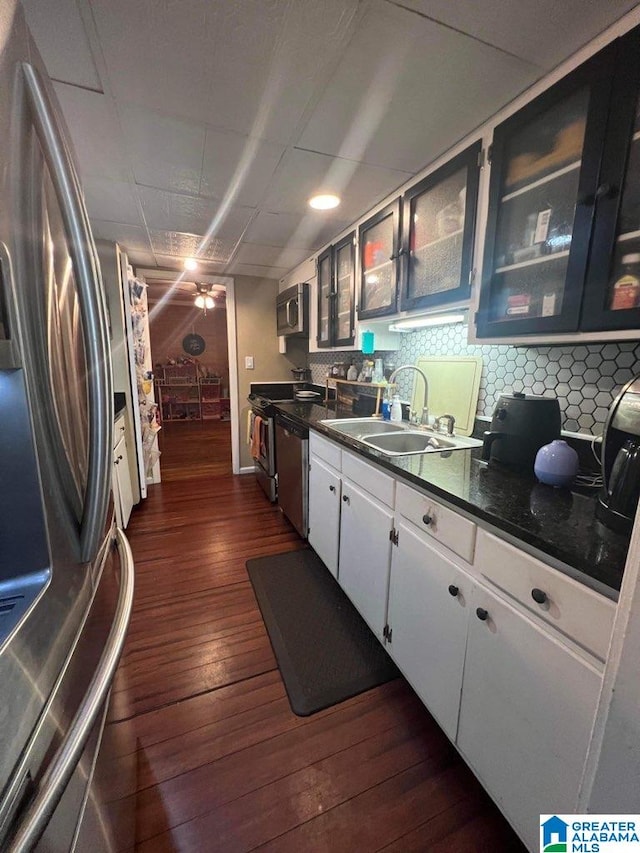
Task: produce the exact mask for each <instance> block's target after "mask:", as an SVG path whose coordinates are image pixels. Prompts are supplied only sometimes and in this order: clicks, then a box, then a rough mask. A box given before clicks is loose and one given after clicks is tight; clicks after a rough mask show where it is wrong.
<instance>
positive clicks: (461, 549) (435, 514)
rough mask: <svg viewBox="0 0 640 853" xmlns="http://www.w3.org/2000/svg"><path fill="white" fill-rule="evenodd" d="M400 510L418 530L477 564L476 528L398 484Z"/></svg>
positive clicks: (397, 495)
mask: <svg viewBox="0 0 640 853" xmlns="http://www.w3.org/2000/svg"><path fill="white" fill-rule="evenodd" d="M396 508H397V510H398V512H399V513H400V515H403V516H404V517H405V518H407V519H409V521H412V522H413V523H414V524H415V525H416V527H419V528H420V530H423V531H424V532H425V533H428V534H429V535H430V536H433V538H434V539H436V540H437V541H438V542H441V543H442V544H443V545H446V547H447V548H450V549H451V550H452V551H453V552H454V553H456V554H458V556H459V557H462V559H463V560H466V561H467V562H468V563H472V562H473V552H474V548H475V542H476V525H475V524H474V523H473V521H469V519H468V518H463V517H462V516H461V515H458V513H457V512H454V511H453V510H452V509H449V508H448V507H445V506H442V504H439V503H438V502H437V501H435V500H433V498H430V497H427V496H426V495H423V494H421V493H420V492H417V491H415V489H411V488H409V487H408V486H405V485H404V483H398V488H397V492H396Z"/></svg>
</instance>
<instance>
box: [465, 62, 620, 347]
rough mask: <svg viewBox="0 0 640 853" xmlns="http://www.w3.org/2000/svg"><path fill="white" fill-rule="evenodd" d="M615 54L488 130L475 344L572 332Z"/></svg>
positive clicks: (585, 260) (589, 64) (588, 66)
mask: <svg viewBox="0 0 640 853" xmlns="http://www.w3.org/2000/svg"><path fill="white" fill-rule="evenodd" d="M614 51H615V48H611V49H605V50H604V51H602V52H601V53H599V54H597V55H596V56H595V57H594V58H593V59H592V60H590V61H589V62H587V63H585V64H584V65H582V66H580V67H579V68H578V69H576V71H574V72H572V73H571V74H570V75H568V76H567V77H565V78H564V79H563V80H561V81H560V82H559V83H557V84H556V85H555V86H553V87H552V88H550V89H549V90H547V91H546V92H544V93H543V94H542V95H541V96H540V97H538V98H536V99H535V100H534V101H532V102H531V103H529V104H528V105H527V106H525V107H524V108H523V109H521V110H520V111H518V112H517V113H515V114H514V115H513V116H511V117H510V118H509V119H507V120H506V121H505V122H503V123H502V124H501V125H499V126H498V127H497V128H496V130H495V133H494V138H493V146H492V164H491V184H490V195H489V217H488V222H487V236H486V243H485V256H484V263H483V282H482V291H481V299H480V311H479V314H478V317H477V323H478V334H479V336H480V337H493V336H497V337H498V336H516V335H519V334H531V333H545V332H570V331H575V330H577V329H578V327H579V324H580V312H581V303H582V296H583V290H584V282H585V276H586V270H587V263H588V257H589V246H590V238H591V231H592V224H593V216H594V206H595V199H596V193H597V191H598V180H599V171H600V158H601V154H602V148H603V144H604V139H605V133H606V117H607V112H608V105H609V97H610V89H611V82H612V75H613V68H614V64H615V61H614Z"/></svg>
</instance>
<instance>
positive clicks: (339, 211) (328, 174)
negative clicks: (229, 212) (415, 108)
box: [262, 149, 411, 222]
mask: <svg viewBox="0 0 640 853" xmlns="http://www.w3.org/2000/svg"><path fill="white" fill-rule="evenodd" d="M410 177H411V175H410V174H409V173H408V172H402V171H399V170H395V169H386V168H382V167H378V166H368V165H362V164H359V163H357V162H355V161H353V160H344V159H341V158H339V157H329V156H326V155H324V154H316V153H313V152H311V151H300V150H298V149H293V150H290V151H287V153H286V154H285V156H284V157H283V158H282V161H281V163H280V166H279V167H278V169H277V171H276V174H275V176H274V179H273V181H272V183H271V186H270V187H269V191H268V192H267V195H266V197H265V199H264V201H263V204H262V206H263V208H265V209H267V210H272V211H276V212H281V211H282V212H285V213H295V212H298V213H300V214H304V213H306V211H307V210H308V209H309V208H308V206H307V201H308V199H309V197H310V196H312V195H313V194H314V193H317V192H321V191H323V192H335V193H337V194H338V195H339V196H341V197H342V203H341V204H340V207H339V208H336V209H335V210H333V211H324V213H325V216H326V219H325V221H326V222H329V221H331V220H332V219H335V220H337V219H338V217H339V218H340V220H345V219H346V220H347V221H348V222H352V221H353V220H355V219H357V218H358V217H359V216H361V215H362V214H363V213H364V212H365V211H367V210H368V209H369V208H370V207H372V206H373V205H374V204H375V203H376V202H378V201H379V200H380V199H381V198H383V197H384V196H385V195H387V194H388V193H391V192H392V191H393V190H395V189H396V188H397V187H398V186H400V185H401V184H403V183H405V182H406V181H407V180H408V179H409V178H410Z"/></svg>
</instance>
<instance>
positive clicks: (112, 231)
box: [91, 219, 151, 254]
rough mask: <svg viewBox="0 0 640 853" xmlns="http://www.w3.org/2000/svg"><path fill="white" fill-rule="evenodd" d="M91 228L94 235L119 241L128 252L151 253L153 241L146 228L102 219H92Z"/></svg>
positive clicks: (115, 241)
mask: <svg viewBox="0 0 640 853" xmlns="http://www.w3.org/2000/svg"><path fill="white" fill-rule="evenodd" d="M91 230H92V231H93V236H94V237H96V238H99V239H102V240H112V241H113V242H114V243H119V244H120V246H122V248H123V249H124V250H125V251H126V252H127V253H129V252H132V251H140V252H146V253H147V254H151V243H150V242H149V238H148V236H147V231H146V229H145V228H140V227H138V226H136V225H125V224H124V223H120V222H104V221H102V220H100V219H92V220H91Z"/></svg>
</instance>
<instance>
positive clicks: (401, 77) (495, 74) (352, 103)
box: [296, 0, 541, 173]
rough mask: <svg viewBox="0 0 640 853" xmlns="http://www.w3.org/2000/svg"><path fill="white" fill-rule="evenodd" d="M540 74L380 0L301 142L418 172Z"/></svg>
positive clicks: (300, 145) (372, 7)
mask: <svg viewBox="0 0 640 853" xmlns="http://www.w3.org/2000/svg"><path fill="white" fill-rule="evenodd" d="M540 76H541V71H540V69H539V68H537V67H536V66H534V65H532V64H531V63H528V62H525V61H523V60H520V59H517V58H515V57H512V56H508V55H507V54H505V53H503V52H501V51H499V50H495V49H494V48H492V47H489V46H487V45H485V44H482V43H481V42H478V41H476V40H474V39H471V38H469V37H467V36H465V35H462V34H461V33H458V32H454V31H453V30H451V29H448V28H447V27H443V26H441V25H439V24H436V23H433V22H432V21H428V20H426V19H424V18H421V17H419V16H417V15H415V14H414V13H412V12H408V11H406V10H404V9H401V8H397V7H395V6H392V5H385V4H383V3H382V2H380V0H374V2H373V3H372V5H371V6H370V8H369V11H368V13H367V15H366V17H365V19H364V21H363V22H362V25H361V27H360V28H359V29H358V32H357V33H356V35H355V36H354V38H353V39H352V41H351V44H350V45H349V50H348V51H345V53H344V55H343V57H342V60H341V62H340V63H339V65H338V66H337V68H336V72H335V74H334V76H333V78H332V80H331V82H330V84H329V86H328V87H327V88H326V90H325V92H324V94H323V96H322V97H321V98H320V100H319V102H318V104H317V106H316V107H315V109H314V111H313V113H312V115H311V118H310V119H309V121H308V123H307V125H306V127H305V128H304V131H303V132H302V134H301V135H300V137H299V138H298V140H297V142H296V144H297V146H298V147H300V148H305V149H309V150H312V151H321V152H324V153H327V154H335V155H339V156H342V157H346V158H350V159H354V160H361V161H363V162H366V163H370V164H377V165H380V166H386V167H389V168H393V169H403V170H406V171H409V172H413V173H415V172H417V171H419V170H420V169H422V168H423V167H425V166H426V165H427V164H428V163H430V162H431V161H432V160H434V159H435V158H436V157H437V156H438V155H439V154H441V153H442V152H443V151H444V150H446V149H447V148H448V147H450V146H451V145H452V144H454V143H455V142H456V141H457V140H459V139H461V138H462V137H463V136H465V135H466V134H467V133H469V132H470V131H471V130H473V128H474V127H476V126H478V125H479V124H481V123H482V122H483V121H484V120H486V119H487V118H488V117H489V116H490V115H492V114H493V113H494V112H495V111H496V110H497V109H499V108H500V107H501V106H503V105H504V104H505V103H506V102H507V101H509V100H510V99H511V98H513V97H514V96H515V95H516V94H518V93H519V92H521V91H522V90H523V89H524V88H525V87H526V86H527V85H528V84H530V83H532V82H533V81H534V80H535V79H537V78H538V77H540Z"/></svg>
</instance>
